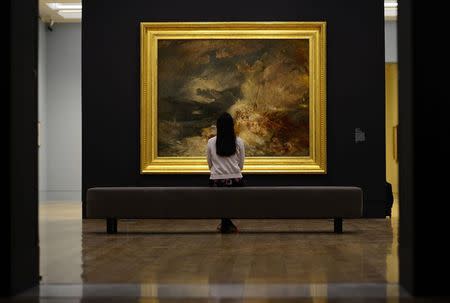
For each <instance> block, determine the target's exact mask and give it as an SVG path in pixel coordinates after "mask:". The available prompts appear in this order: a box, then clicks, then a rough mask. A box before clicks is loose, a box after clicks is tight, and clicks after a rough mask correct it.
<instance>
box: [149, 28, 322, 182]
mask: <svg viewBox="0 0 450 303" xmlns="http://www.w3.org/2000/svg"><path fill="white" fill-rule="evenodd" d="M158 39H308V40H309V42H310V44H309V45H310V50H309V51H310V60H309V61H310V79H311V84H310V94H309V95H310V106H309V108H310V156H308V157H248V158H246V160H245V167H244V173H308V174H310V173H316V174H325V173H326V75H325V74H326V67H325V64H326V22H198V23H189V22H175V23H149V22H142V23H141V173H142V174H148V173H166V174H167V173H207V172H209V170H208V166H207V163H206V158H205V157H158V155H157V142H158V133H157V100H158V98H157V96H158V92H157V87H158V86H157V81H158V79H157V68H158V67H157V56H158V53H157V44H158Z"/></svg>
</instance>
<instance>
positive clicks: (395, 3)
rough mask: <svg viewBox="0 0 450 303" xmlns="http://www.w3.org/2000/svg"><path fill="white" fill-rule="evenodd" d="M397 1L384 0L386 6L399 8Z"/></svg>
mask: <svg viewBox="0 0 450 303" xmlns="http://www.w3.org/2000/svg"><path fill="white" fill-rule="evenodd" d="M397 7H398V3H397V2H384V8H397Z"/></svg>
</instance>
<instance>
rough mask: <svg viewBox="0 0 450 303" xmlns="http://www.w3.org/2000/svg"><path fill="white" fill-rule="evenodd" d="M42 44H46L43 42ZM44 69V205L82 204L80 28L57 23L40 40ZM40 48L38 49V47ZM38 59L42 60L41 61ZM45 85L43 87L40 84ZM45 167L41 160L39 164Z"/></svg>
mask: <svg viewBox="0 0 450 303" xmlns="http://www.w3.org/2000/svg"><path fill="white" fill-rule="evenodd" d="M44 40H45V41H44ZM40 44H45V50H44V46H42V48H41V50H42V51H46V56H45V58H42V62H40V63H42V65H44V66H45V67H44V68H43V69H45V71H43V73H45V77H44V79H42V83H44V82H45V89H44V91H45V101H43V102H42V106H43V107H45V113H44V114H43V115H42V119H43V121H42V124H43V125H44V124H45V125H46V127H45V137H46V140H45V143H46V145H45V148H46V150H45V148H43V147H42V146H43V145H41V150H42V152H46V157H47V158H46V172H45V173H46V176H45V175H44V172H42V174H43V175H42V176H40V178H41V179H46V180H45V181H44V180H42V182H41V183H42V185H43V186H44V184H46V188H45V191H46V195H44V194H43V195H42V198H44V197H45V198H46V199H45V200H47V201H55V200H58V201H64V200H70V201H74V200H75V201H81V24H80V23H77V24H61V23H57V24H55V25H54V27H53V31H48V30H45V37H41V39H40ZM40 47H41V45H40ZM40 59H41V58H40ZM42 85H44V84H42ZM40 162H41V163H40V164H41V165H45V163H44V157H42V161H40Z"/></svg>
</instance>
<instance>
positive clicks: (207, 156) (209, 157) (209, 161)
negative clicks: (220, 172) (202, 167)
mask: <svg viewBox="0 0 450 303" xmlns="http://www.w3.org/2000/svg"><path fill="white" fill-rule="evenodd" d="M206 146H207V147H206V160H207V161H208V167H209V169H210V170H211V167H212V161H211V148H210V147H209V142H208V144H207V145H206Z"/></svg>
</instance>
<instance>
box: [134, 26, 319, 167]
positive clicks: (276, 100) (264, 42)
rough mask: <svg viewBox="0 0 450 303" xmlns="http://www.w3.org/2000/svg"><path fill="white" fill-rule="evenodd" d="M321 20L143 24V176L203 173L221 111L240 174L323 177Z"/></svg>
mask: <svg viewBox="0 0 450 303" xmlns="http://www.w3.org/2000/svg"><path fill="white" fill-rule="evenodd" d="M325 34H326V32H325V23H324V22H224V23H222V22H221V23H215V22H214V23H212V22H210V23H183V22H177V23H145V22H144V23H141V173H207V172H208V171H209V170H208V166H207V163H206V145H207V142H208V139H209V138H211V137H213V136H215V133H216V130H215V123H216V120H217V118H218V117H219V115H220V114H221V113H223V112H228V113H230V114H231V115H232V116H233V118H234V121H235V129H236V134H237V135H238V136H239V137H240V138H241V139H242V140H243V141H244V143H245V147H246V161H245V167H244V173H322V174H323V173H326V112H325V111H326V103H325V102H326V86H325V84H326V83H325V82H326V75H325V71H326V69H325V60H326V54H325V49H326V39H325Z"/></svg>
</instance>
